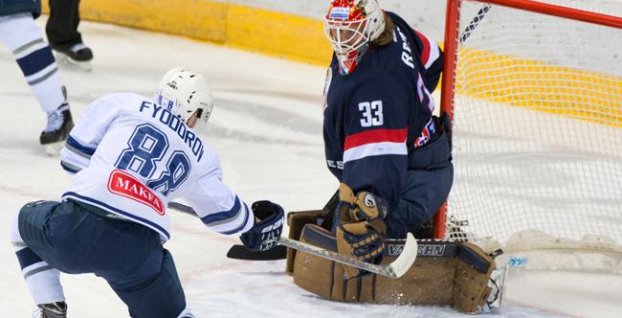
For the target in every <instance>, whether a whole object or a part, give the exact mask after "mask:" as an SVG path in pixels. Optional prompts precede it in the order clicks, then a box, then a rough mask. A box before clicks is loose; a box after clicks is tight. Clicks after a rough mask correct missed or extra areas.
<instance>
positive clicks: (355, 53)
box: [324, 0, 385, 75]
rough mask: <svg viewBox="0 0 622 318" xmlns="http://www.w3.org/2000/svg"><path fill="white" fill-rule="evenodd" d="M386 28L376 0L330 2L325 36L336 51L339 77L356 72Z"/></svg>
mask: <svg viewBox="0 0 622 318" xmlns="http://www.w3.org/2000/svg"><path fill="white" fill-rule="evenodd" d="M384 28H385V20H384V11H382V9H380V6H379V5H378V1H377V0H331V1H330V4H329V5H328V13H327V14H326V17H325V18H324V32H325V33H326V36H327V37H328V40H329V41H330V44H331V45H332V47H333V50H334V51H335V55H336V56H337V59H338V61H339V70H340V72H341V74H344V75H347V74H350V73H352V72H354V70H355V69H356V67H357V66H358V64H359V62H360V60H361V58H362V56H363V54H365V52H366V51H367V48H368V47H369V43H370V42H372V41H374V40H375V39H377V38H378V37H379V36H380V35H381V34H382V32H383V31H384Z"/></svg>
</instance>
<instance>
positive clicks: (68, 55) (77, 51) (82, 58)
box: [52, 43, 93, 71]
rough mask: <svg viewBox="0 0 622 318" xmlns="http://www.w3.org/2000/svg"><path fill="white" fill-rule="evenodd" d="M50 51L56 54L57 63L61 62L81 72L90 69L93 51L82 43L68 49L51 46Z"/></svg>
mask: <svg viewBox="0 0 622 318" xmlns="http://www.w3.org/2000/svg"><path fill="white" fill-rule="evenodd" d="M52 50H53V51H54V52H55V53H56V56H57V59H58V60H59V61H63V62H65V63H66V64H69V65H71V66H75V67H77V68H78V69H81V70H83V71H90V70H91V69H92V66H91V60H93V51H92V50H91V49H90V48H89V47H88V46H86V45H84V43H78V44H74V45H72V46H70V47H58V46H53V47H52Z"/></svg>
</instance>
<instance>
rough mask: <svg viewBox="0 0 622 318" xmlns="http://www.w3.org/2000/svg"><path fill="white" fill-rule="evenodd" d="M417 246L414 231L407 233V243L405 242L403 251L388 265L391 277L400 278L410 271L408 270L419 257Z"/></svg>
mask: <svg viewBox="0 0 622 318" xmlns="http://www.w3.org/2000/svg"><path fill="white" fill-rule="evenodd" d="M417 248H418V244H417V240H416V239H415V237H414V236H413V235H412V233H408V234H407V235H406V243H405V244H404V249H403V250H402V253H401V254H400V256H399V257H398V258H397V259H396V260H395V261H393V262H392V263H391V264H389V265H388V270H389V272H390V276H391V277H393V278H400V277H402V276H404V274H406V272H408V270H409V269H410V268H411V267H412V265H413V264H414V263H415V259H417Z"/></svg>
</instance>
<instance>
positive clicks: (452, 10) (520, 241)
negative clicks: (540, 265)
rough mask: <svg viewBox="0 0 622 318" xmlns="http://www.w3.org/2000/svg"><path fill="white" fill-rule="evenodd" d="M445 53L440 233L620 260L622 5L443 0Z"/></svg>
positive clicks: (621, 264)
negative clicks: (447, 177)
mask: <svg viewBox="0 0 622 318" xmlns="http://www.w3.org/2000/svg"><path fill="white" fill-rule="evenodd" d="M483 7H486V10H482V8H483ZM478 15H479V16H478ZM464 30H467V31H466V32H470V34H468V36H463V35H464V33H465V31H464ZM461 38H462V39H463V40H462V41H461ZM444 51H445V67H444V70H443V79H442V92H441V110H442V111H444V112H447V113H449V114H450V115H451V116H452V118H453V127H454V133H453V157H454V167H455V182H454V186H453V189H452V192H451V193H450V197H449V199H448V203H447V204H446V208H444V209H442V210H441V211H440V212H439V213H438V214H437V216H436V219H435V222H434V223H435V236H436V237H444V238H449V239H456V240H461V239H465V238H469V239H475V240H482V241H484V240H485V241H487V242H495V243H496V244H499V245H500V246H502V247H503V248H504V249H505V251H506V252H508V253H523V252H525V253H526V252H532V251H533V252H535V251H538V253H541V252H542V251H547V253H549V254H553V252H552V251H571V250H572V251H584V252H587V253H599V254H608V255H610V254H615V255H622V1H619V0H585V1H576V0H539V1H532V0H447V11H446V29H445V42H444ZM592 258H593V257H592ZM580 262H582V261H580ZM617 262H618V263H615V262H614V263H610V264H609V265H607V266H609V268H607V269H608V270H613V271H615V272H619V273H622V261H620V259H619V258H618V261H617ZM601 263H602V262H601ZM601 265H602V264H601ZM605 267H606V266H605ZM590 269H591V268H590ZM598 269H600V268H598Z"/></svg>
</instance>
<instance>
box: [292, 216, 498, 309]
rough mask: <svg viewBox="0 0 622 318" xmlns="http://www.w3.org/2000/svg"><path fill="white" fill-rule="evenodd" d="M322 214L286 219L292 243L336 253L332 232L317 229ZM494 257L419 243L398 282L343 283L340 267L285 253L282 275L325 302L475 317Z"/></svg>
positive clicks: (388, 252)
mask: <svg viewBox="0 0 622 318" xmlns="http://www.w3.org/2000/svg"><path fill="white" fill-rule="evenodd" d="M325 217H326V214H325V212H324V211H306V212H292V213H290V214H289V215H288V223H289V226H290V235H289V237H290V238H292V239H296V240H300V241H301V242H305V243H309V244H312V245H316V246H319V247H322V248H324V249H327V250H331V251H335V252H336V251H337V242H336V239H335V235H334V233H331V232H330V231H328V230H327V229H324V228H322V227H321V226H319V225H317V224H320V223H321V222H320V221H319V220H318V219H323V218H325ZM402 247H403V242H402V240H395V241H391V240H388V241H387V245H386V249H385V254H384V257H383V259H382V263H383V264H388V263H390V262H392V261H394V260H395V259H396V258H397V256H399V254H400V252H401V248H402ZM494 268H495V263H494V259H493V257H491V256H490V255H488V254H486V253H485V252H484V251H483V250H482V249H481V248H479V247H477V246H476V245H474V244H471V243H455V242H446V241H421V242H420V244H419V251H418V258H417V260H416V261H415V263H414V265H413V266H412V267H411V268H410V270H409V271H408V272H407V273H406V274H405V275H404V276H402V277H401V278H399V279H391V278H387V277H384V276H380V275H374V274H368V275H363V276H358V277H353V278H347V276H346V275H345V272H344V267H343V266H341V265H340V264H336V263H334V262H332V261H328V260H326V259H323V258H320V257H317V256H313V255H310V254H307V253H303V252H297V253H293V252H288V258H287V271H288V273H290V274H291V275H292V276H293V279H294V283H295V284H296V285H298V286H299V287H301V288H303V289H305V290H307V291H309V292H311V293H313V294H316V295H318V296H320V297H323V298H325V299H329V300H335V301H341V302H353V303H376V304H396V305H437V306H452V307H454V308H455V309H456V310H458V311H460V312H463V313H477V312H479V311H480V309H481V308H482V307H483V306H485V305H486V304H487V300H488V296H489V294H490V290H491V289H490V288H489V287H488V282H489V279H490V276H491V274H492V271H493V270H494Z"/></svg>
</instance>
